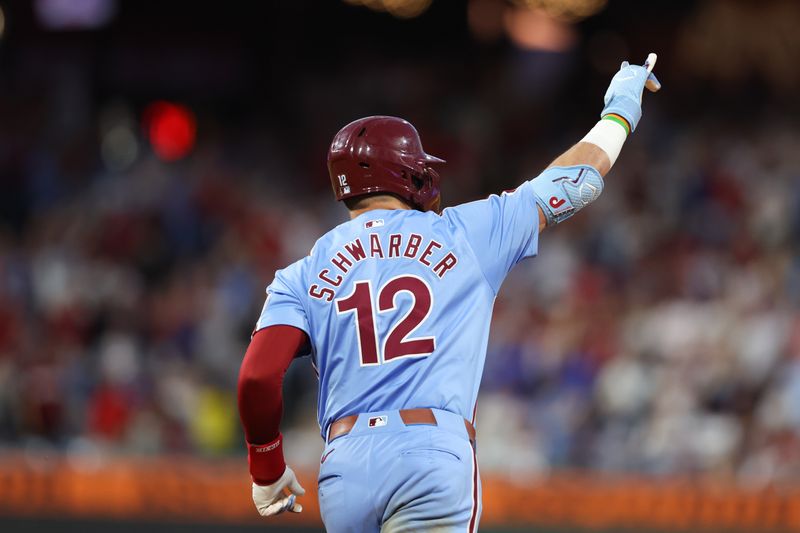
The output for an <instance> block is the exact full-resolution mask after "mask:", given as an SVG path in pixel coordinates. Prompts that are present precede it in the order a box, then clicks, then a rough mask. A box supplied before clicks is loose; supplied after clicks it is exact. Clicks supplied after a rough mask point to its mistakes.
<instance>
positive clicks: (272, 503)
mask: <svg viewBox="0 0 800 533" xmlns="http://www.w3.org/2000/svg"><path fill="white" fill-rule="evenodd" d="M284 489H285V490H288V491H289V495H288V496H287V495H286V493H285V492H284ZM305 493H306V489H304V488H303V487H302V486H300V483H298V481H297V476H295V475H294V471H293V470H292V469H291V468H289V467H288V466H287V467H286V470H285V471H284V472H283V475H282V476H281V477H280V479H278V481H276V482H275V483H273V484H271V485H256V484H255V483H253V503H255V504H256V509H258V513H259V514H260V515H261V516H274V515H279V514H281V513H282V512H284V511H289V512H290V513H299V512H301V511H302V510H303V506H302V505H300V504H299V503H295V499H296V498H297V496H302V495H303V494H305Z"/></svg>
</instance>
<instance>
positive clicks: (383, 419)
mask: <svg viewBox="0 0 800 533" xmlns="http://www.w3.org/2000/svg"><path fill="white" fill-rule="evenodd" d="M388 422H389V417H387V416H385V415H382V416H372V417H370V419H369V423H368V425H369V427H371V428H379V427H383V426H385V425H386V424H387V423H388Z"/></svg>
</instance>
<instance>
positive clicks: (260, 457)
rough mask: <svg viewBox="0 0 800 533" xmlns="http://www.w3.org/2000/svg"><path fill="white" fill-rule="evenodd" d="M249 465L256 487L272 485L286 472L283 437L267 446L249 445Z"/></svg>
mask: <svg viewBox="0 0 800 533" xmlns="http://www.w3.org/2000/svg"><path fill="white" fill-rule="evenodd" d="M247 463H248V464H249V465H250V476H251V477H252V478H253V483H255V484H256V485H272V484H273V483H275V482H276V481H278V480H279V479H280V478H281V476H282V475H283V472H284V471H285V470H286V462H285V461H284V459H283V435H281V434H278V438H276V439H275V440H273V441H272V442H268V443H267V444H250V443H248V444H247Z"/></svg>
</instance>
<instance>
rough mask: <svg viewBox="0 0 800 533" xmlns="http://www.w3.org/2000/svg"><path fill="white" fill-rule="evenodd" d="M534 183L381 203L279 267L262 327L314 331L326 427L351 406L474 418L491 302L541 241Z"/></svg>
mask: <svg viewBox="0 0 800 533" xmlns="http://www.w3.org/2000/svg"><path fill="white" fill-rule="evenodd" d="M538 225H539V218H538V211H537V206H536V200H535V196H534V192H533V190H532V187H531V182H525V183H524V184H523V185H521V186H520V187H519V188H517V189H516V190H515V191H513V192H506V193H503V194H501V195H499V196H498V195H492V196H490V197H489V198H487V199H485V200H480V201H476V202H470V203H467V204H462V205H459V206H456V207H451V208H447V209H445V210H444V211H443V212H442V214H441V215H437V214H436V213H432V212H420V211H413V210H372V211H368V212H366V213H363V214H362V215H360V216H358V217H356V218H355V219H353V220H351V221H349V222H345V223H344V224H341V225H339V226H337V227H336V228H334V229H333V230H331V231H329V232H328V233H326V234H325V235H324V236H322V237H321V238H320V239H319V240H318V241H317V243H316V244H315V245H314V248H313V249H312V252H311V254H310V255H309V256H308V257H305V258H303V259H301V260H300V261H298V262H296V263H294V264H292V265H290V266H289V267H287V268H285V269H283V270H279V271H278V272H276V274H275V279H274V281H273V282H272V284H270V286H269V287H268V288H267V301H266V303H265V304H264V309H263V311H262V313H261V317H260V318H259V320H258V323H257V326H256V329H261V328H264V327H267V326H271V325H278V324H283V325H289V326H294V327H297V328H299V329H301V330H303V331H305V332H306V333H307V334H308V336H309V338H310V340H311V354H310V355H311V357H312V361H313V363H314V366H315V368H316V369H317V372H318V373H319V400H318V410H317V411H318V421H319V424H320V428H321V430H322V434H323V437H324V435H325V432H326V431H327V428H328V426H329V424H330V423H331V422H332V421H334V420H336V419H338V418H341V417H343V416H347V415H352V414H358V413H365V412H375V411H381V410H389V409H406V408H417V407H433V408H439V409H445V410H448V411H451V412H454V413H457V414H459V415H461V416H463V417H464V418H467V419H473V413H474V406H475V401H476V399H477V394H478V388H479V386H480V378H481V374H482V373H483V364H484V360H485V357H486V345H487V342H488V337H489V324H490V320H491V313H492V306H493V305H494V299H495V297H496V295H497V291H498V290H499V289H500V285H501V284H502V282H503V280H504V279H505V277H506V275H507V274H508V272H509V271H510V270H511V268H512V267H513V266H514V265H515V264H517V263H518V262H519V261H521V260H522V259H524V258H526V257H531V256H534V255H536V253H537V249H538Z"/></svg>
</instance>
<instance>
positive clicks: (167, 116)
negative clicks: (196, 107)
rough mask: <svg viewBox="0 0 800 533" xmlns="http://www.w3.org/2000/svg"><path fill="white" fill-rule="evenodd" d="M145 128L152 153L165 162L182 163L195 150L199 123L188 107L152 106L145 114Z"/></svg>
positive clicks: (160, 102)
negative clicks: (180, 161) (180, 160)
mask: <svg viewBox="0 0 800 533" xmlns="http://www.w3.org/2000/svg"><path fill="white" fill-rule="evenodd" d="M144 128H145V131H146V132H147V137H148V139H150V144H151V145H152V146H153V151H154V152H155V153H156V155H157V156H158V157H159V158H160V159H163V160H164V161H177V160H179V159H183V158H184V157H186V156H187V155H188V154H189V152H191V151H192V148H194V144H195V138H196V133H197V121H196V120H195V116H194V113H192V111H191V110H190V109H189V108H188V107H186V106H183V105H180V104H174V103H171V102H165V101H158V102H153V103H152V104H150V105H148V106H147V108H146V109H145V111H144Z"/></svg>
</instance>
